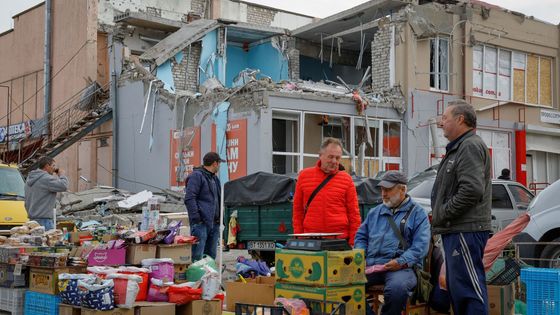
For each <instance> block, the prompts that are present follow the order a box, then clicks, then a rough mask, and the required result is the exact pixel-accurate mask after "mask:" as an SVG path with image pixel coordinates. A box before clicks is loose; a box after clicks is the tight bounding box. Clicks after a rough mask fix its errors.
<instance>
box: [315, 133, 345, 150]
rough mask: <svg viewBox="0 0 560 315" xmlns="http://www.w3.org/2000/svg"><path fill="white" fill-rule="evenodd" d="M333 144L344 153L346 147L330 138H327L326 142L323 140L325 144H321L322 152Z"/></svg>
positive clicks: (335, 139)
mask: <svg viewBox="0 0 560 315" xmlns="http://www.w3.org/2000/svg"><path fill="white" fill-rule="evenodd" d="M331 144H334V145H337V146H339V147H340V149H341V150H343V151H344V147H343V146H342V142H341V141H340V140H339V139H337V138H331V137H328V138H325V140H323V143H322V144H321V148H320V152H323V150H325V149H326V148H327V147H328V146H329V145H331Z"/></svg>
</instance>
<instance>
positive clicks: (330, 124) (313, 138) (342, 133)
mask: <svg viewBox="0 0 560 315" xmlns="http://www.w3.org/2000/svg"><path fill="white" fill-rule="evenodd" d="M304 130H305V133H304V141H303V144H304V154H305V158H304V162H303V167H309V166H313V165H315V163H316V162H317V157H319V149H320V147H321V144H322V143H323V140H325V138H328V137H332V138H337V139H339V140H340V141H341V142H342V147H343V152H342V156H343V159H342V160H341V162H340V163H341V164H342V165H344V167H345V168H346V169H350V167H351V161H350V158H349V156H350V117H343V116H334V115H323V114H309V113H306V114H305V124H304Z"/></svg>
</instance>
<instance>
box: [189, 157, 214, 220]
mask: <svg viewBox="0 0 560 315" xmlns="http://www.w3.org/2000/svg"><path fill="white" fill-rule="evenodd" d="M220 192H221V185H220V179H219V178H218V177H217V176H216V175H214V174H212V173H211V172H209V171H207V170H206V169H205V168H204V167H197V168H195V169H194V170H193V172H192V173H191V174H190V175H189V176H188V177H187V180H186V189H185V206H187V212H188V213H189V221H190V224H191V226H192V225H195V224H199V223H204V224H206V225H207V226H208V227H212V226H213V225H214V223H215V222H217V221H218V220H219V219H220V210H219V209H220Z"/></svg>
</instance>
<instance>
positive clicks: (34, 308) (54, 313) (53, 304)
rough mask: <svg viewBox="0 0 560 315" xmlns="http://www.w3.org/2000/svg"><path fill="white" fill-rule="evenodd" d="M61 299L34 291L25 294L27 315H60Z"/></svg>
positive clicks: (24, 309) (24, 308) (25, 312)
mask: <svg viewBox="0 0 560 315" xmlns="http://www.w3.org/2000/svg"><path fill="white" fill-rule="evenodd" d="M59 304H60V297H59V296H58V295H51V294H45V293H39V292H33V291H27V292H25V304H24V307H23V313H24V314H25V315H58V305H59Z"/></svg>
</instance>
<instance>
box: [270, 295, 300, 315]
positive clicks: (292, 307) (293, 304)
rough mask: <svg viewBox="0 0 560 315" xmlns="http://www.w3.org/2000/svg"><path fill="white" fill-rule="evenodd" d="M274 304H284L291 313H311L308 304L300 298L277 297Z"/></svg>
mask: <svg viewBox="0 0 560 315" xmlns="http://www.w3.org/2000/svg"><path fill="white" fill-rule="evenodd" d="M274 305H281V306H284V308H285V309H286V310H287V311H288V314H291V315H309V309H308V308H307V305H305V302H304V301H302V300H300V299H285V298H276V300H274Z"/></svg>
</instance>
